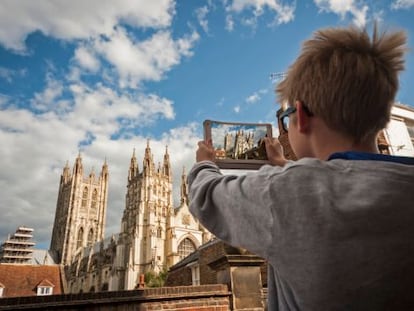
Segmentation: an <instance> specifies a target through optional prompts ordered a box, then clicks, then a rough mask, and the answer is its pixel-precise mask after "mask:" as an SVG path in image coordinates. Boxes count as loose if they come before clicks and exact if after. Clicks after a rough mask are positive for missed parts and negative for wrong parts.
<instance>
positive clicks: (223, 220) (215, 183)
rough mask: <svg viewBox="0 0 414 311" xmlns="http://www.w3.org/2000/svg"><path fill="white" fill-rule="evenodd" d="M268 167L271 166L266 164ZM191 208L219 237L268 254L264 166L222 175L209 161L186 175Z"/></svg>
mask: <svg viewBox="0 0 414 311" xmlns="http://www.w3.org/2000/svg"><path fill="white" fill-rule="evenodd" d="M268 168H271V167H270V166H268ZM188 182H189V189H190V193H189V194H190V211H191V213H193V215H194V216H195V217H196V218H197V219H199V221H200V222H201V223H202V224H203V225H204V226H205V227H206V228H207V229H208V230H209V231H210V232H212V233H213V234H214V235H216V236H217V237H218V238H219V239H221V240H223V241H226V242H228V243H229V244H231V245H233V246H238V247H243V248H246V249H248V250H250V251H252V252H254V253H256V254H257V255H259V256H262V257H267V256H266V255H267V253H268V251H269V247H270V245H271V244H272V230H271V227H272V226H273V215H272V208H271V205H272V204H273V203H272V201H271V200H270V197H269V187H270V182H269V176H268V174H266V169H265V168H262V169H261V170H259V171H258V172H254V173H248V174H245V175H241V176H236V175H222V174H221V173H220V170H219V168H218V167H217V166H216V165H215V164H214V163H213V162H209V161H203V162H199V163H197V164H196V165H195V166H194V167H193V168H192V170H191V171H190V173H189V176H188Z"/></svg>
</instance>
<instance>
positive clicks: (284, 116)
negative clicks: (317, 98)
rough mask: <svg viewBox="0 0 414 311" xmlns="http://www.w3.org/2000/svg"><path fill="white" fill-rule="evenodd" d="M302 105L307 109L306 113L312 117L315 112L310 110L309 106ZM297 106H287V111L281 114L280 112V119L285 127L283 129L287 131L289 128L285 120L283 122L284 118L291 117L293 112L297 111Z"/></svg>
mask: <svg viewBox="0 0 414 311" xmlns="http://www.w3.org/2000/svg"><path fill="white" fill-rule="evenodd" d="M302 107H303V110H305V112H306V114H307V115H308V116H310V117H312V116H313V113H312V112H311V111H310V110H309V108H308V107H307V106H305V105H302ZM296 110H297V109H296V107H293V106H289V107H288V108H286V110H285V111H283V112H282V113H281V114H280V116H279V120H280V122H281V123H282V127H283V130H284V131H285V132H286V133H287V132H288V129H287V128H286V126H285V122H283V121H284V119H285V118H289V116H290V115H291V114H292V113H295V112H296Z"/></svg>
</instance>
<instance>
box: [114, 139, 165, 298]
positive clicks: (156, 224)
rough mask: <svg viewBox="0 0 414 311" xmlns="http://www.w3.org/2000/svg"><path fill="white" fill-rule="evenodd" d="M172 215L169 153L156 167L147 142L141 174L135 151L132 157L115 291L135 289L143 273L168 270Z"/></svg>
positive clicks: (116, 267)
mask: <svg viewBox="0 0 414 311" xmlns="http://www.w3.org/2000/svg"><path fill="white" fill-rule="evenodd" d="M172 215H173V198H172V173H171V164H170V158H169V154H168V150H167V149H166V150H165V154H164V160H163V163H162V164H158V167H157V168H155V164H154V159H153V155H152V153H151V149H150V146H149V142H147V147H146V149H145V154H144V160H143V167H142V171H141V172H140V171H139V168H138V165H137V160H136V157H135V150H134V153H133V155H132V158H131V163H130V167H129V172H128V185H127V194H126V203H125V210H124V214H123V217H122V222H121V233H120V237H119V241H118V245H117V254H116V264H115V271H113V273H115V274H116V275H114V277H113V280H114V281H113V283H112V284H111V289H112V290H121V289H133V288H134V287H135V286H136V284H137V282H138V280H139V275H140V274H143V273H145V272H148V271H154V272H159V271H161V270H162V269H164V268H166V262H165V258H166V254H165V245H166V243H165V240H166V227H167V223H168V222H169V220H168V218H169V217H172Z"/></svg>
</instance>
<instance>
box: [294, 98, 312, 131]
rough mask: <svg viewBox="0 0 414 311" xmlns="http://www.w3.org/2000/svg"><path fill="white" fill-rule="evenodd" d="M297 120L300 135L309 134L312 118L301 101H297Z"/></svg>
mask: <svg viewBox="0 0 414 311" xmlns="http://www.w3.org/2000/svg"><path fill="white" fill-rule="evenodd" d="M296 119H297V120H296V122H297V127H298V130H299V133H302V134H306V133H308V132H309V130H310V116H309V114H308V113H307V111H306V108H304V106H303V103H302V102H301V101H299V100H297V101H296Z"/></svg>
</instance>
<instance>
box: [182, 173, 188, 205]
mask: <svg viewBox="0 0 414 311" xmlns="http://www.w3.org/2000/svg"><path fill="white" fill-rule="evenodd" d="M181 204H182V205H183V204H186V205H188V184H187V175H186V174H185V166H183V173H182V175H181Z"/></svg>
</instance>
